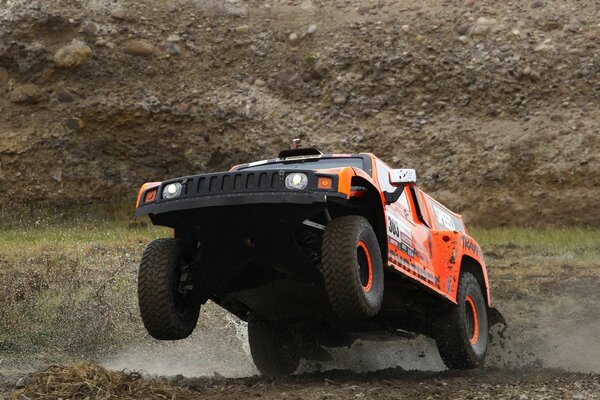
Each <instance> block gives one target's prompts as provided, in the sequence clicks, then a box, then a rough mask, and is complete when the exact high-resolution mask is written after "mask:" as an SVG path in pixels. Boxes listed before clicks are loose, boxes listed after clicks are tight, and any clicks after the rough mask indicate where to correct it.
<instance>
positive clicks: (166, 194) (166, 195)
mask: <svg viewBox="0 0 600 400" xmlns="http://www.w3.org/2000/svg"><path fill="white" fill-rule="evenodd" d="M181 188H182V186H181V183H179V182H175V183H169V184H168V185H167V186H165V188H164V189H163V193H162V195H163V199H172V198H174V197H177V196H179V195H180V194H181Z"/></svg>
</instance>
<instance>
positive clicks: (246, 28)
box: [235, 25, 250, 35]
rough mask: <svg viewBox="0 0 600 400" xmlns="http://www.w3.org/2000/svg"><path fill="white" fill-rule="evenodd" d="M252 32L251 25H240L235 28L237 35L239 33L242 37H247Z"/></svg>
mask: <svg viewBox="0 0 600 400" xmlns="http://www.w3.org/2000/svg"><path fill="white" fill-rule="evenodd" d="M249 32H250V26H249V25H240V26H237V27H236V28H235V33H239V34H240V35H245V34H247V33H249Z"/></svg>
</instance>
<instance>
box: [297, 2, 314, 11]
mask: <svg viewBox="0 0 600 400" xmlns="http://www.w3.org/2000/svg"><path fill="white" fill-rule="evenodd" d="M300 8H301V9H303V10H312V9H313V8H315V6H314V4H313V2H312V0H304V1H303V2H302V3H300Z"/></svg>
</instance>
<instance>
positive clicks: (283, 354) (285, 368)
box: [248, 315, 300, 376]
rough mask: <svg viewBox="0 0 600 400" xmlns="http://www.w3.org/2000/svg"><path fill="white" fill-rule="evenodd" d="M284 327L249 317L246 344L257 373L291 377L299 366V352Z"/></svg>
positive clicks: (293, 339)
mask: <svg viewBox="0 0 600 400" xmlns="http://www.w3.org/2000/svg"><path fill="white" fill-rule="evenodd" d="M295 339H296V338H295V337H294V335H293V333H292V332H291V331H290V330H289V329H287V328H286V326H285V325H282V324H281V323H277V322H270V321H264V320H262V319H260V318H258V317H255V316H252V315H251V316H250V318H249V319H248V343H249V345H250V354H252V360H253V361H254V365H256V368H257V369H258V371H259V372H260V373H261V374H262V375H265V376H284V375H291V374H293V373H294V371H296V369H297V368H298V365H299V364H300V351H299V346H298V344H297V343H296V340H295Z"/></svg>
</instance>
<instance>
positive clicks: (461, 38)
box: [458, 35, 469, 43]
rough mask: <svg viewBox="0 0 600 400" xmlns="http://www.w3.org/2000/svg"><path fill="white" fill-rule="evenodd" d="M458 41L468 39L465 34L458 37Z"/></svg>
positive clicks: (465, 41) (464, 41)
mask: <svg viewBox="0 0 600 400" xmlns="http://www.w3.org/2000/svg"><path fill="white" fill-rule="evenodd" d="M458 41H459V42H461V43H467V42H468V41H469V38H467V37H466V36H465V35H461V36H459V37H458Z"/></svg>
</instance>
